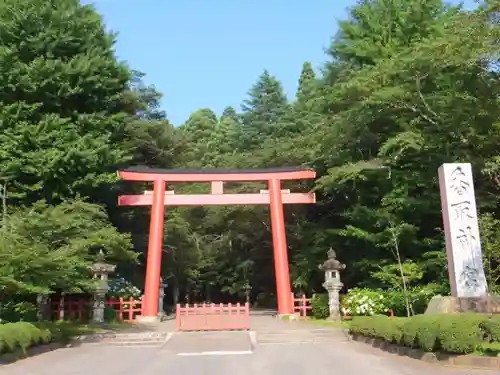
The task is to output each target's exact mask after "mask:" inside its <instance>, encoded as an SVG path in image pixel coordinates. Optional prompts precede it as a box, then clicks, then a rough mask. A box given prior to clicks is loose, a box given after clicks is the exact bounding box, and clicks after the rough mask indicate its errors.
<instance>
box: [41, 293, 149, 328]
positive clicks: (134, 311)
mask: <svg viewBox="0 0 500 375" xmlns="http://www.w3.org/2000/svg"><path fill="white" fill-rule="evenodd" d="M104 306H105V307H112V308H113V309H114V310H115V312H116V318H117V319H118V321H120V322H133V321H135V320H136V317H137V316H139V315H141V311H142V307H141V306H142V302H141V300H137V299H134V298H133V297H130V298H129V299H123V298H118V299H115V298H110V299H108V300H106V301H104ZM92 310H93V302H92V301H91V300H88V299H83V298H82V299H77V300H72V299H71V298H61V299H60V300H59V301H53V302H51V312H52V319H54V320H70V321H80V322H84V321H88V320H90V318H91V316H92Z"/></svg>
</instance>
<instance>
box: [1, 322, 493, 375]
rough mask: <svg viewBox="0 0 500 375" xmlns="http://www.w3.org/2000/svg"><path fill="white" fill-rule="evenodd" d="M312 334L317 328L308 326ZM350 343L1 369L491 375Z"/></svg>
mask: <svg viewBox="0 0 500 375" xmlns="http://www.w3.org/2000/svg"><path fill="white" fill-rule="evenodd" d="M308 327H309V326H308ZM495 373H496V374H498V371H494V372H490V371H485V370H465V369H457V368H445V367H442V366H441V365H431V364H426V363H423V362H421V361H417V360H413V359H409V358H406V357H398V356H396V355H393V354H388V353H384V352H381V351H380V350H378V349H375V348H372V347H370V346H367V345H365V344H362V343H357V342H352V341H349V340H348V338H347V337H346V336H345V335H344V334H343V333H342V332H341V331H340V330H335V331H334V330H331V329H330V330H329V329H322V328H314V329H313V328H310V329H304V328H301V329H293V330H292V329H285V330H284V329H281V328H280V329H274V330H273V329H269V327H267V328H265V327H264V328H261V329H260V330H257V331H253V332H250V333H248V332H233V333H175V334H173V335H169V337H168V339H166V340H165V341H164V342H162V343H161V344H159V345H157V346H154V347H140V346H135V347H120V346H110V345H88V344H83V345H81V346H77V347H73V348H65V349H60V350H56V351H53V352H50V353H46V354H42V355H39V356H36V357H31V358H28V359H25V360H22V361H18V362H16V363H13V364H10V365H4V366H0V374H2V375H89V374H90V375H94V374H95V375H100V374H106V375H124V374H130V375H165V374H175V375H193V374H195V375H309V374H313V375H334V374H339V375H340V374H346V375H367V374H369V375H421V374H426V375H461V374H469V375H488V374H495Z"/></svg>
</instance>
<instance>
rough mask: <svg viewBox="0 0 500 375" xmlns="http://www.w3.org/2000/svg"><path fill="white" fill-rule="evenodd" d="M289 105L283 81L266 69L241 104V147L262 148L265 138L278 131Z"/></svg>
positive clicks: (243, 148)
mask: <svg viewBox="0 0 500 375" xmlns="http://www.w3.org/2000/svg"><path fill="white" fill-rule="evenodd" d="M287 107H288V106H287V98H286V95H285V93H284V91H283V87H282V85H281V82H280V81H278V79H276V77H274V76H272V75H271V74H270V73H269V72H268V71H267V70H265V71H264V72H263V73H262V74H261V75H260V77H259V79H258V81H257V83H256V84H255V85H254V86H253V87H252V88H251V89H250V91H249V92H248V98H247V99H245V100H244V101H243V104H242V106H241V108H242V110H243V113H242V115H241V119H242V124H241V134H240V148H241V149H242V150H249V149H253V148H261V147H262V143H263V142H264V140H265V139H266V138H267V137H270V136H272V135H273V134H274V133H275V132H276V131H277V129H276V127H277V123H279V120H280V119H281V118H282V116H283V115H284V114H285V112H286V110H287Z"/></svg>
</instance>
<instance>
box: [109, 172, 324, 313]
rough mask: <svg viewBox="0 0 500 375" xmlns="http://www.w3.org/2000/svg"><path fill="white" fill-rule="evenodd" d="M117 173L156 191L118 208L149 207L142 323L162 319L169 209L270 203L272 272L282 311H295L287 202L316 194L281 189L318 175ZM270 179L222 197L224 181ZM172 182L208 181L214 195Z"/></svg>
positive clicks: (128, 198) (124, 200) (123, 199)
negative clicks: (261, 186) (173, 186)
mask: <svg viewBox="0 0 500 375" xmlns="http://www.w3.org/2000/svg"><path fill="white" fill-rule="evenodd" d="M118 175H119V176H120V177H121V178H122V179H123V180H128V181H151V182H153V186H154V190H153V191H152V192H148V191H146V192H144V194H142V195H122V196H120V197H118V205H119V206H151V221H150V229H149V244H148V255H147V264H146V281H145V287H144V297H143V301H142V318H141V319H142V320H143V321H148V320H151V321H154V320H156V318H157V315H158V297H159V287H160V272H161V258H162V248H163V224H164V210H165V206H198V205H228V204H230V205H235V204H269V205H270V208H271V225H272V233H273V246H274V268H275V273H276V275H275V276H276V292H277V293H276V294H277V299H278V312H279V313H280V314H281V315H288V314H293V313H294V303H293V299H292V293H291V286H290V271H289V264H288V251H287V245H286V234H285V220H284V215H283V204H299V203H315V202H316V198H315V195H314V193H290V190H281V181H286V180H304V179H313V178H315V177H316V172H314V171H313V170H310V169H303V168H297V167H285V168H268V169H251V170H217V169H212V170H170V169H153V168H148V167H129V168H126V169H119V170H118ZM259 181H267V183H268V186H269V190H261V191H260V193H253V194H224V182H259ZM170 182H210V183H211V187H212V191H211V194H175V192H174V191H172V190H170V191H167V190H166V185H167V183H170Z"/></svg>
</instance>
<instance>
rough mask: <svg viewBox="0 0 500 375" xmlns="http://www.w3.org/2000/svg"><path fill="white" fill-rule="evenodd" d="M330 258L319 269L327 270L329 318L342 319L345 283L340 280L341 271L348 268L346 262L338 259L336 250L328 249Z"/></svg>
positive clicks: (326, 287)
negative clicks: (341, 301) (342, 292)
mask: <svg viewBox="0 0 500 375" xmlns="http://www.w3.org/2000/svg"><path fill="white" fill-rule="evenodd" d="M327 254H328V259H327V260H326V261H325V262H324V263H323V264H321V265H320V266H319V269H320V270H322V271H324V272H325V282H324V283H323V288H325V289H326V291H327V292H328V308H329V312H330V315H329V316H328V320H331V321H340V320H341V317H340V295H339V292H340V291H341V290H342V287H343V286H344V284H342V282H341V281H340V271H341V270H344V269H345V268H346V266H345V264H342V263H340V262H339V261H338V260H337V254H336V253H335V250H333V249H332V248H330V250H328V253H327Z"/></svg>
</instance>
